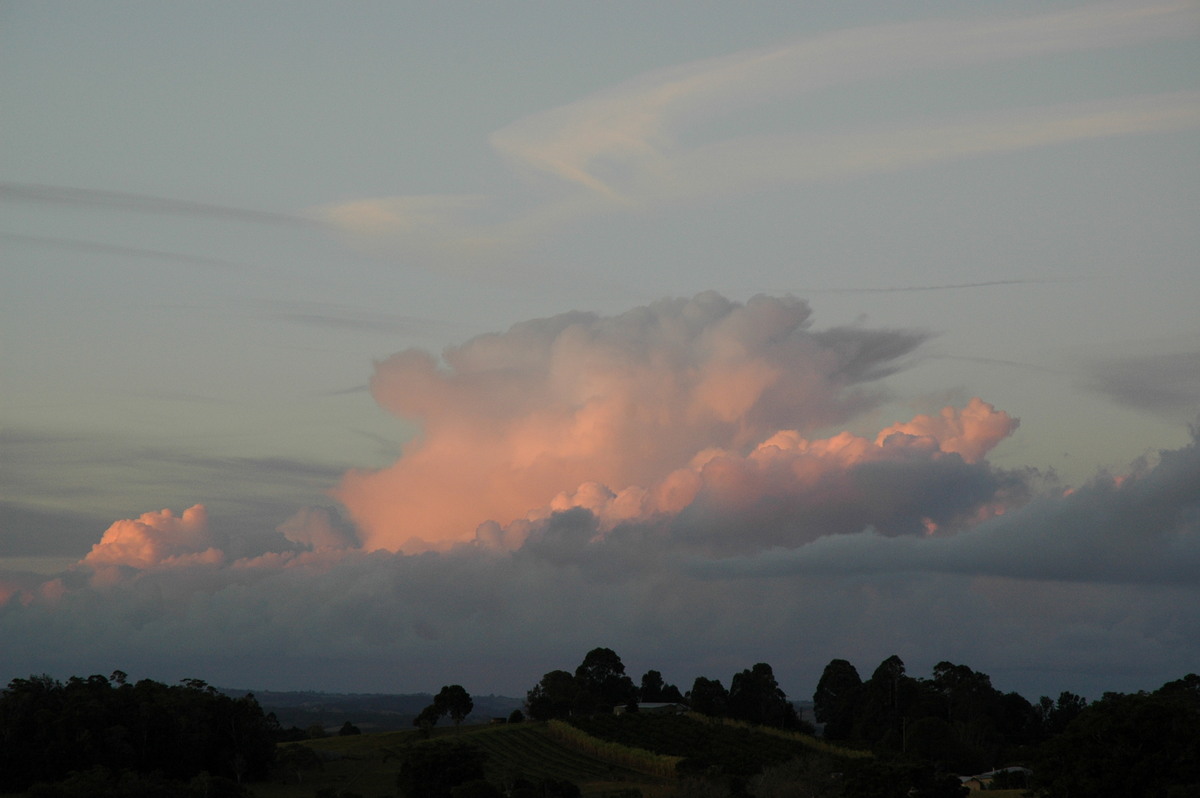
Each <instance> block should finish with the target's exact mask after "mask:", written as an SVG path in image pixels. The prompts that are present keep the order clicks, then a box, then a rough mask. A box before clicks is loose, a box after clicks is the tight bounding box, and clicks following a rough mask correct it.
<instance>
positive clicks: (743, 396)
mask: <svg viewBox="0 0 1200 798" xmlns="http://www.w3.org/2000/svg"><path fill="white" fill-rule="evenodd" d="M810 317H811V312H810V309H809V307H808V305H807V304H805V303H804V302H802V301H801V300H798V299H794V298H790V297H785V298H772V297H755V298H754V299H751V300H750V301H749V302H747V303H746V304H744V305H743V304H740V303H735V302H731V301H729V300H727V299H725V298H723V297H721V296H719V295H717V294H714V293H707V294H701V295H699V296H696V297H694V298H692V299H687V300H668V301H662V302H659V303H656V304H653V305H650V306H647V307H642V308H638V309H636V310H633V311H629V312H627V313H624V314H621V315H619V316H615V317H610V318H604V317H600V316H597V315H594V314H589V313H568V314H563V315H560V316H555V317H552V318H548V319H540V320H536V321H530V322H525V323H522V324H519V325H516V326H514V327H512V328H511V329H509V330H508V331H507V332H504V333H501V334H494V335H485V336H481V337H478V338H475V339H473V340H471V341H469V342H468V343H466V344H464V345H462V346H460V347H456V348H453V349H450V350H448V351H446V352H445V354H444V356H443V358H444V364H439V363H438V361H437V360H436V359H435V358H434V357H433V356H431V355H429V354H427V353H425V352H421V351H416V350H409V351H405V352H401V353H399V354H397V355H394V356H392V357H391V358H389V359H387V360H385V361H383V362H381V363H379V364H377V366H376V372H375V375H374V377H373V378H372V381H371V390H372V393H373V395H374V396H375V398H376V400H377V401H378V402H379V403H380V404H381V405H382V406H383V407H384V408H385V409H387V410H389V411H391V412H393V413H395V414H396V415H399V416H402V417H405V418H408V419H412V420H415V421H417V422H419V424H420V427H421V433H420V435H419V437H418V438H417V439H416V440H415V441H413V442H412V443H410V444H409V445H408V447H407V448H406V449H405V452H404V455H403V457H401V458H400V460H399V461H397V462H396V463H395V464H394V465H393V466H391V467H390V468H386V469H383V470H380V471H354V472H351V473H349V474H347V475H346V477H345V478H344V479H343V481H342V484H341V485H340V486H339V487H338V489H337V490H336V492H335V496H336V498H337V499H338V500H339V501H341V502H342V503H343V504H344V505H345V507H346V508H347V510H348V511H349V513H350V516H351V517H352V518H353V519H354V521H355V523H356V524H357V525H358V527H359V530H360V533H361V535H362V540H363V544H364V545H365V546H366V547H367V548H388V549H393V550H395V549H397V548H403V547H406V546H414V545H415V546H420V545H423V544H422V543H421V542H422V541H423V542H424V544H435V545H444V544H447V543H453V542H462V541H469V540H471V539H473V537H474V534H475V529H476V527H477V526H478V525H479V524H481V523H484V522H487V521H493V522H498V523H500V524H507V523H508V522H509V521H512V520H514V519H519V518H524V517H526V516H527V515H528V514H529V513H530V512H533V511H536V510H537V509H538V508H542V507H544V506H545V505H547V504H548V503H549V502H550V501H551V500H552V499H553V498H554V497H555V496H556V495H558V494H559V493H562V492H564V491H568V492H569V491H575V490H576V489H577V488H578V487H579V486H580V485H581V484H584V483H587V482H598V483H601V484H604V485H607V486H610V487H612V488H614V489H616V490H620V489H623V488H626V487H627V486H630V485H651V484H654V483H656V482H658V481H659V480H661V479H662V478H663V477H664V475H667V474H670V473H671V472H672V471H675V470H676V469H679V468H682V467H684V466H686V465H687V464H688V463H689V462H691V461H692V460H693V459H694V458H695V457H696V456H697V454H698V453H700V452H703V451H705V450H713V449H722V450H729V451H734V452H744V451H746V450H748V449H750V448H753V447H754V446H756V445H758V444H759V443H761V442H762V441H763V440H765V439H767V438H769V437H770V436H772V435H774V434H775V433H776V432H778V431H779V430H782V429H789V430H800V431H805V432H807V431H811V430H813V429H818V428H821V427H825V426H829V425H835V424H841V423H843V422H845V421H846V420H847V419H849V418H851V417H853V416H854V415H856V414H858V413H860V412H862V411H863V410H865V409H868V408H870V407H872V406H873V405H874V404H875V403H876V401H877V399H878V396H877V394H876V392H874V391H873V390H872V389H871V388H870V387H869V384H870V383H871V382H872V381H874V380H876V379H878V378H879V377H882V376H884V375H886V374H888V373H890V372H891V371H894V370H895V369H896V368H898V367H899V366H900V364H901V363H902V362H903V361H904V358H905V357H906V356H908V355H910V354H911V353H912V352H913V350H914V349H915V348H916V347H917V346H918V345H919V344H920V343H921V342H922V341H924V340H925V339H926V338H927V334H925V333H923V332H920V331H905V330H870V329H864V328H839V329H830V330H822V331H813V330H811V329H810V324H811V318H810Z"/></svg>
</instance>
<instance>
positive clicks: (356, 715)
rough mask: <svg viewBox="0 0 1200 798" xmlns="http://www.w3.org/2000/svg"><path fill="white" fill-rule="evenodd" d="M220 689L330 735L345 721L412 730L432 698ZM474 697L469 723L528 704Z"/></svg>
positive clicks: (500, 715)
mask: <svg viewBox="0 0 1200 798" xmlns="http://www.w3.org/2000/svg"><path fill="white" fill-rule="evenodd" d="M221 692H222V693H225V694H226V695H230V696H234V697H241V696H244V695H246V693H253V694H254V697H255V699H257V700H258V703H259V706H261V707H262V708H263V711H264V712H273V713H275V717H276V718H278V719H279V723H280V725H282V726H284V727H285V728H286V727H290V726H296V727H299V728H301V729H307V728H309V727H310V726H316V725H319V726H322V727H324V728H325V730H326V731H327V732H329V733H330V734H334V733H336V732H337V730H338V729H339V728H341V726H342V724H343V723H345V722H346V721H350V722H351V723H353V724H354V725H355V726H357V727H358V728H360V729H362V730H363V731H364V732H366V731H395V730H405V729H411V728H412V722H413V718H415V717H416V716H417V714H418V713H419V712H420V711H421V710H422V709H424V708H425V707H427V706H428V705H429V704H430V703H431V702H432V701H433V695H431V694H430V693H400V694H394V693H320V692H312V691H296V692H276V691H274V690H240V689H232V688H221ZM471 699H472V700H473V701H474V703H475V708H474V710H472V712H471V714H470V715H468V716H467V719H466V720H465V721H464V723H467V724H475V723H487V722H489V721H490V720H491V719H492V718H507V717H508V716H509V714H511V713H512V711H513V710H514V709H521V708H522V707H523V705H524V703H525V702H524V699H521V698H511V697H509V696H500V695H472V696H471ZM444 722H445V723H449V721H444Z"/></svg>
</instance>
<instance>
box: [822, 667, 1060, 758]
mask: <svg viewBox="0 0 1200 798" xmlns="http://www.w3.org/2000/svg"><path fill="white" fill-rule="evenodd" d="M1073 699H1074V697H1071V696H1070V694H1064V697H1063V698H1062V699H1060V703H1063V702H1065V703H1066V704H1071V702H1072V700H1073ZM1047 700H1048V699H1047ZM1049 707H1050V708H1049V709H1046V708H1045V706H1044V705H1039V706H1038V707H1035V706H1033V705H1032V704H1030V703H1029V702H1028V701H1027V700H1025V699H1024V698H1022V697H1021V696H1020V695H1018V694H1016V693H1002V692H1000V691H999V690H997V689H995V688H994V687H992V682H991V679H990V678H989V677H988V676H987V674H984V673H979V672H977V671H973V670H971V669H970V668H968V667H967V666H965V665H954V664H952V663H949V662H939V663H938V664H937V665H936V666H935V667H934V669H933V678H931V679H918V678H914V677H912V676H909V675H908V674H907V673H906V672H905V667H904V662H903V661H902V660H901V659H900V658H899V657H896V656H892V657H888V658H887V659H886V660H884V661H883V662H882V663H880V665H879V667H878V668H876V669H875V672H874V673H873V674H872V675H871V678H870V679H868V680H866V681H865V682H864V681H862V680H861V679H860V678H859V676H858V671H857V670H855V668H854V666H853V665H851V664H850V663H849V662H846V661H845V660H840V659H836V660H833V661H832V662H830V663H829V665H827V666H826V667H825V671H824V673H823V674H822V675H821V680H820V682H818V684H817V690H816V693H815V694H814V695H813V710H814V712H815V714H816V717H817V721H818V722H819V723H823V724H824V736H825V738H826V739H829V740H836V741H840V742H844V743H850V744H853V745H859V746H863V747H868V748H872V749H875V750H879V751H890V752H895V753H899V754H903V755H906V756H908V757H910V758H913V759H919V760H923V761H928V762H931V763H933V764H935V765H937V766H938V767H939V768H941V769H944V770H946V771H949V772H952V773H967V774H970V773H979V772H981V771H985V770H988V769H989V768H991V767H993V766H994V765H995V763H998V762H1006V761H1008V760H1011V759H1022V758H1024V751H1025V750H1026V749H1027V748H1028V747H1029V746H1033V745H1036V744H1037V743H1038V742H1040V741H1041V740H1042V739H1044V738H1045V736H1046V733H1047V725H1046V724H1047V723H1048V722H1049V718H1051V717H1053V716H1054V714H1055V711H1056V710H1055V709H1054V705H1053V704H1050V705H1049ZM1061 711H1062V713H1065V714H1069V710H1068V709H1066V708H1065V707H1064V709H1063V710H1061Z"/></svg>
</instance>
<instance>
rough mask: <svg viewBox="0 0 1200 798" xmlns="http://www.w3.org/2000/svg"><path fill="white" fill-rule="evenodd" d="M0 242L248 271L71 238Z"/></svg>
mask: <svg viewBox="0 0 1200 798" xmlns="http://www.w3.org/2000/svg"><path fill="white" fill-rule="evenodd" d="M0 241H9V242H12V243H15V244H25V245H30V246H38V247H51V248H59V249H68V250H73V251H75V252H82V253H85V254H91V255H116V256H118V257H122V258H146V259H150V260H162V261H168V262H172V263H179V264H183V265H186V266H204V267H208V268H216V269H225V270H230V269H245V268H248V267H246V266H241V265H239V264H236V263H231V262H230V261H227V260H219V259H217V258H204V257H199V256H196V255H184V254H182V253H179V252H164V251H162V250H157V249H143V248H140V247H126V246H120V245H117V244H106V243H103V242H100V241H79V240H77V239H73V238H58V237H54V236H29V235H22V234H19V233H0Z"/></svg>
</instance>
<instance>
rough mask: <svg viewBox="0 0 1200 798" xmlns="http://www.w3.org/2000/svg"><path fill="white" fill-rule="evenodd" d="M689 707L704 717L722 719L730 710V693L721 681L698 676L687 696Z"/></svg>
mask: <svg viewBox="0 0 1200 798" xmlns="http://www.w3.org/2000/svg"><path fill="white" fill-rule="evenodd" d="M687 701H688V705H689V706H690V707H691V708H692V709H693V710H695V711H696V712H699V713H700V714H702V715H710V716H712V717H720V716H722V715H724V714H725V713H726V712H727V711H728V709H729V693H728V691H726V689H725V687H724V685H722V684H721V681H720V680H719V679H706V678H705V677H703V676H697V677H696V681H694V682H692V689H691V691H690V692H689V693H688V694H687Z"/></svg>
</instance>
